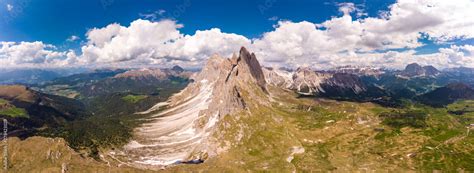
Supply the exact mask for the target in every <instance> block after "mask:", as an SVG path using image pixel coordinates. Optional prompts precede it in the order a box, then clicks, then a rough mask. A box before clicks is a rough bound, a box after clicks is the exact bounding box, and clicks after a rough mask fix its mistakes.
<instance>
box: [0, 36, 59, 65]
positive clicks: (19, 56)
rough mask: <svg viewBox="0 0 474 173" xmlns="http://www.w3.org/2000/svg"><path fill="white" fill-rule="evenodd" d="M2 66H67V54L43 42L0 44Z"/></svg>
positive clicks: (0, 62)
mask: <svg viewBox="0 0 474 173" xmlns="http://www.w3.org/2000/svg"><path fill="white" fill-rule="evenodd" d="M0 45H1V48H0V64H1V65H2V67H4V68H8V67H53V66H62V65H66V64H65V63H63V61H64V60H66V59H67V57H66V54H67V52H61V51H56V50H55V49H56V47H54V46H53V45H49V44H44V43H43V42H39V41H36V42H20V43H15V42H0Z"/></svg>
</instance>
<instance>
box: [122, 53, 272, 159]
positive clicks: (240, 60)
mask: <svg viewBox="0 0 474 173" xmlns="http://www.w3.org/2000/svg"><path fill="white" fill-rule="evenodd" d="M266 96H268V95H267V91H266V81H265V77H264V75H263V71H262V67H261V66H260V63H259V62H258V60H257V58H256V57H255V54H253V53H249V52H248V51H247V49H245V48H244V47H242V48H241V49H240V51H239V55H238V56H237V55H235V54H234V55H233V57H232V58H223V57H221V56H219V55H214V56H212V57H210V58H209V60H208V62H207V63H206V65H205V66H204V68H203V69H202V71H201V72H200V73H198V74H197V75H196V76H195V78H194V82H193V83H190V84H189V85H188V86H187V87H186V88H185V89H184V90H183V91H181V92H180V93H178V94H176V95H174V96H172V97H171V98H170V100H169V101H168V102H166V103H158V104H157V107H159V106H160V105H168V108H167V109H166V110H164V111H162V112H161V113H159V114H158V115H157V116H152V117H157V118H152V119H150V120H149V123H147V124H144V125H143V127H139V129H148V128H149V127H158V128H156V129H153V130H147V131H146V132H140V130H137V131H138V133H137V134H135V136H137V138H136V139H135V140H134V141H132V142H130V143H129V144H128V145H127V146H126V147H125V148H126V153H128V154H129V155H130V157H131V158H133V159H132V160H134V163H140V165H147V164H148V163H153V164H155V165H167V164H172V163H175V162H176V160H178V161H183V162H186V161H193V160H202V159H205V158H207V157H213V156H215V155H216V154H218V152H219V151H222V149H218V148H219V145H218V143H219V142H216V141H213V140H214V138H210V136H211V135H212V134H215V132H217V127H218V126H217V124H218V123H219V122H220V121H221V120H222V119H223V117H224V116H236V113H238V112H239V111H247V110H249V109H250V108H252V107H258V106H260V105H269V103H268V102H269V101H268V100H269V99H268V98H265V97H266ZM154 108H156V107H154ZM154 108H152V109H151V110H149V111H147V112H153V111H154V110H153V109H154ZM161 117H166V118H161ZM160 135H165V137H162V139H156V138H154V137H156V136H160ZM196 141H199V142H196ZM170 143H172V144H173V145H168V144H170ZM146 146H153V147H149V148H147V150H146V151H144V150H141V148H143V147H146ZM155 146H156V147H155ZM163 146H165V147H163ZM150 150H152V151H154V153H156V154H155V155H153V157H141V156H143V155H149V151H150ZM144 152H145V153H144Z"/></svg>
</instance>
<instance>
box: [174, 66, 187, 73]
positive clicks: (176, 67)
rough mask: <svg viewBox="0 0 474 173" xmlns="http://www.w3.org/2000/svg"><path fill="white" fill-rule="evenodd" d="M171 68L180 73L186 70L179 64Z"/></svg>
mask: <svg viewBox="0 0 474 173" xmlns="http://www.w3.org/2000/svg"><path fill="white" fill-rule="evenodd" d="M171 70H173V71H175V72H178V73H181V72H184V69H183V68H182V67H180V66H179V65H175V66H173V67H172V68H171Z"/></svg>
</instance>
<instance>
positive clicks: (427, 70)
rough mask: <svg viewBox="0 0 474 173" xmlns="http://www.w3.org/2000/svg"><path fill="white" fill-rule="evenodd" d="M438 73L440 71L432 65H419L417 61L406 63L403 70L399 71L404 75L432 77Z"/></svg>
mask: <svg viewBox="0 0 474 173" xmlns="http://www.w3.org/2000/svg"><path fill="white" fill-rule="evenodd" d="M438 74H440V72H439V71H438V70H437V69H436V68H434V67H433V66H424V67H422V66H420V65H418V64H417V63H412V64H408V65H407V66H406V67H405V70H403V71H402V72H401V75H402V76H405V77H425V76H428V77H433V76H436V75H438Z"/></svg>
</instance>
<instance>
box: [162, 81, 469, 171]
mask: <svg viewBox="0 0 474 173" xmlns="http://www.w3.org/2000/svg"><path fill="white" fill-rule="evenodd" d="M271 90H273V91H272V93H273V94H274V95H273V98H272V99H273V100H274V101H273V105H272V106H271V107H265V106H262V107H259V108H258V109H250V110H249V111H248V112H247V111H244V112H241V113H240V114H239V115H230V116H226V117H225V119H224V120H223V121H222V122H221V124H220V129H219V130H218V131H219V132H218V133H216V136H215V137H216V138H217V141H221V142H222V147H223V148H225V149H227V152H225V153H223V154H221V155H219V156H217V157H215V158H211V159H209V160H207V161H205V162H204V163H203V164H199V165H180V166H176V167H172V168H171V169H170V170H168V171H170V172H174V171H183V172H186V171H193V170H207V171H228V172H241V171H269V172H275V171H276V172H292V171H296V172H313V171H316V172H319V171H321V172H327V171H338V172H354V171H362V172H364V171H395V172H400V171H402V172H404V171H421V172H431V171H433V170H442V171H447V172H450V171H456V170H457V171H460V170H465V171H474V165H473V164H472V163H474V160H473V159H474V155H473V153H474V135H473V134H472V133H470V134H467V133H466V132H467V131H466V126H468V125H469V124H470V123H474V121H473V120H474V114H472V113H465V114H463V115H462V116H459V115H455V114H452V113H450V111H453V109H458V108H459V107H461V108H462V109H464V108H465V107H466V106H467V107H471V106H473V105H471V103H472V102H459V103H455V104H458V105H450V108H449V109H445V108H432V107H427V106H423V105H413V104H408V105H407V106H405V107H403V108H386V107H382V106H379V105H376V104H372V103H354V102H338V101H332V100H320V99H316V100H314V99H308V98H301V99H296V97H295V96H293V95H292V94H291V93H288V92H285V91H281V90H278V89H275V88H273V89H271ZM459 104H460V105H459Z"/></svg>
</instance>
